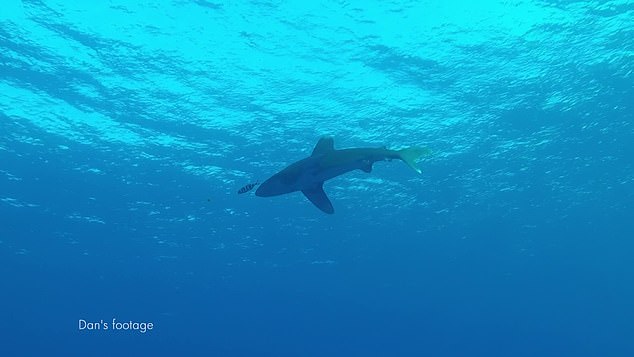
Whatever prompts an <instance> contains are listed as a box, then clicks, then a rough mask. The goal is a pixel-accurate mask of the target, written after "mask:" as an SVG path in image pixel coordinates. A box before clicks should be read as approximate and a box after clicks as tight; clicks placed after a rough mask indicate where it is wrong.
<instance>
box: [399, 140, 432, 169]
mask: <svg viewBox="0 0 634 357" xmlns="http://www.w3.org/2000/svg"><path fill="white" fill-rule="evenodd" d="M397 153H398V154H399V156H400V157H401V160H403V161H404V162H405V163H406V164H407V166H409V167H411V168H412V169H414V171H416V172H418V173H419V174H420V173H422V170H421V169H420V168H418V166H416V161H417V160H418V159H419V158H420V157H421V156H426V155H429V154H430V153H431V150H429V149H427V148H421V147H417V146H412V147H411V148H406V149H402V150H398V151H397Z"/></svg>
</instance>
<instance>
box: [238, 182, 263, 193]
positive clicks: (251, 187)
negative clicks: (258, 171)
mask: <svg viewBox="0 0 634 357" xmlns="http://www.w3.org/2000/svg"><path fill="white" fill-rule="evenodd" d="M259 184H260V183H259V182H255V183H250V184H247V185H245V186H244V187H242V188H241V189H239V190H238V194H239V195H240V194H243V193H247V192H249V191H251V190H252V189H253V188H254V187H255V186H257V185H259Z"/></svg>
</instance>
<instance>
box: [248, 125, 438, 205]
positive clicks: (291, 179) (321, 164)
mask: <svg viewBox="0 0 634 357" xmlns="http://www.w3.org/2000/svg"><path fill="white" fill-rule="evenodd" d="M429 152H430V151H429V149H426V148H421V147H416V146H414V147H409V148H405V149H401V150H390V149H387V148H386V147H379V148H350V149H340V150H337V149H335V147H334V139H333V138H332V137H322V138H321V139H319V141H318V142H317V145H315V147H314V149H313V152H312V154H311V155H310V156H309V157H307V158H304V159H302V160H299V161H297V162H295V163H292V164H290V165H289V166H287V167H286V168H284V169H283V170H282V171H280V172H278V173H276V174H274V175H273V176H271V177H270V178H269V179H267V180H266V181H264V182H262V183H261V184H260V186H259V187H258V189H257V190H256V191H255V195H256V196H259V197H271V196H279V195H285V194H288V193H292V192H297V191H301V192H302V193H303V194H304V196H306V198H307V199H308V200H309V201H310V202H312V203H313V205H315V206H316V207H317V208H319V209H320V210H321V211H323V212H324V213H328V214H332V213H334V212H335V210H334V208H333V206H332V203H331V202H330V199H329V198H328V196H327V195H326V193H325V192H324V182H326V181H328V180H330V179H332V178H335V177H337V176H340V175H343V174H345V173H347V172H350V171H353V170H361V171H364V172H367V173H370V172H372V165H373V164H374V163H375V162H377V161H386V160H388V161H391V160H393V159H398V160H401V161H403V162H405V164H407V165H408V166H409V167H411V168H412V169H413V170H414V171H416V172H417V173H419V174H420V173H422V171H421V169H420V168H418V166H417V165H416V161H417V160H418V159H419V158H420V157H421V156H423V155H426V154H429Z"/></svg>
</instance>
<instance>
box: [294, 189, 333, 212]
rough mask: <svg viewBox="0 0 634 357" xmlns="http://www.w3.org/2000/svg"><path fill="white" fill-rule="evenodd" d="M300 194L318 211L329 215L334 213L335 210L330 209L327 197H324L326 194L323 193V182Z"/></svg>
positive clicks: (330, 205) (330, 204)
mask: <svg viewBox="0 0 634 357" xmlns="http://www.w3.org/2000/svg"><path fill="white" fill-rule="evenodd" d="M302 193H303V194H304V196H306V198H308V200H309V201H310V202H312V203H313V204H314V205H315V206H317V208H319V209H320V210H322V211H324V212H326V213H329V214H332V213H335V209H334V208H332V203H330V200H329V199H328V196H326V192H324V183H323V182H320V183H319V184H318V185H316V186H313V187H311V188H308V189H305V190H302Z"/></svg>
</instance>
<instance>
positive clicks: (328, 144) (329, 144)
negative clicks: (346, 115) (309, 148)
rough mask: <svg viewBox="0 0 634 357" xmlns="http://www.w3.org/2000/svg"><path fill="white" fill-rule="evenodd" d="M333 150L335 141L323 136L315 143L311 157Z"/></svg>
mask: <svg viewBox="0 0 634 357" xmlns="http://www.w3.org/2000/svg"><path fill="white" fill-rule="evenodd" d="M334 149H335V140H334V139H333V138H331V137H329V136H325V137H323V138H321V139H319V141H318V142H317V145H315V148H314V149H313V153H312V155H311V156H316V155H321V154H325V153H327V152H329V151H332V150H334Z"/></svg>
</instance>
